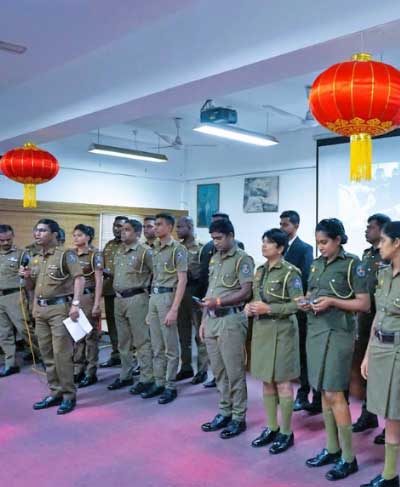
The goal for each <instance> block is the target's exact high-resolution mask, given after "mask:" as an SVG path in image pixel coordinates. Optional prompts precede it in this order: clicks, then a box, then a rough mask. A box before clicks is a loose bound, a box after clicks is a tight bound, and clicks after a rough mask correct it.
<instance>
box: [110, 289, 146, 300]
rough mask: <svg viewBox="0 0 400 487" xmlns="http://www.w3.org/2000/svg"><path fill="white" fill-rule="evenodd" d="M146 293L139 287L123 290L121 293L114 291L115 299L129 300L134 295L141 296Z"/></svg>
mask: <svg viewBox="0 0 400 487" xmlns="http://www.w3.org/2000/svg"><path fill="white" fill-rule="evenodd" d="M144 292H146V290H145V289H143V288H141V287H133V288H131V289H124V290H123V291H115V294H116V296H117V298H131V297H132V296H136V294H143V293H144Z"/></svg>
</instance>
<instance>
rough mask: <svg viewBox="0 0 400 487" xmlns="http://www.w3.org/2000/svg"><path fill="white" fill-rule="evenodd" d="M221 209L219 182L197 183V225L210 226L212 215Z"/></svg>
mask: <svg viewBox="0 0 400 487" xmlns="http://www.w3.org/2000/svg"><path fill="white" fill-rule="evenodd" d="M218 211H219V184H218V183H215V184H198V185H197V226H198V227H200V228H208V227H209V226H210V223H211V216H212V215H213V214H214V213H217V212H218Z"/></svg>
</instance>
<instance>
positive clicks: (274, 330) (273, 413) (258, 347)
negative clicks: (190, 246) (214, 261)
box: [245, 228, 303, 454]
mask: <svg viewBox="0 0 400 487" xmlns="http://www.w3.org/2000/svg"><path fill="white" fill-rule="evenodd" d="M262 242H263V244H262V254H263V256H264V257H265V258H266V259H267V262H266V263H265V264H264V265H262V266H260V267H259V268H258V269H257V272H256V275H255V279H254V284H253V296H254V298H253V301H251V302H250V303H248V304H247V305H246V308H245V311H246V314H247V315H248V316H254V318H255V320H254V326H253V336H252V341H251V373H252V374H253V375H254V376H255V377H257V378H259V379H261V380H262V381H263V399H264V405H265V411H266V415H267V419H268V427H267V428H265V429H264V430H263V431H262V433H261V435H260V436H259V437H258V438H256V439H255V440H254V441H253V442H252V446H254V447H260V446H264V445H267V444H269V443H272V442H273V443H272V446H271V448H270V449H269V451H270V453H272V454H276V453H282V452H284V451H285V450H287V449H288V448H289V447H291V446H292V445H293V443H294V436H293V432H292V429H291V418H292V411H293V386H292V384H291V382H290V381H291V380H293V379H296V378H297V377H299V375H300V352H299V337H298V326H297V321H296V316H295V313H296V311H297V303H296V301H295V299H296V298H300V297H302V294H303V288H302V283H301V277H300V271H299V270H298V269H297V268H296V267H294V266H293V265H292V264H289V263H288V262H286V261H285V260H283V258H282V255H283V254H284V252H285V251H286V249H287V246H288V236H287V234H286V233H285V232H283V231H282V230H279V229H277V228H273V229H271V230H268V231H267V232H265V233H264V235H263V237H262ZM278 402H279V406H280V410H281V419H282V422H281V428H280V429H279V426H278V417H277V412H278Z"/></svg>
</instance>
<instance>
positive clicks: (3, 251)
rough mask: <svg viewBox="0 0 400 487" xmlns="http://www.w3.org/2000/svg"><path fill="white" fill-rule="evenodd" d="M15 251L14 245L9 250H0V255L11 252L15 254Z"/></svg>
mask: <svg viewBox="0 0 400 487" xmlns="http://www.w3.org/2000/svg"><path fill="white" fill-rule="evenodd" d="M16 250H17V247H15V246H14V245H13V246H12V247H11V249H9V250H0V254H3V255H7V254H10V253H11V252H15V251H16Z"/></svg>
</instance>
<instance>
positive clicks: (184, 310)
mask: <svg viewBox="0 0 400 487" xmlns="http://www.w3.org/2000/svg"><path fill="white" fill-rule="evenodd" d="M201 317H202V311H201V309H200V307H199V306H198V305H196V304H194V303H193V300H192V292H191V290H190V288H189V289H188V288H186V291H185V294H184V295H183V299H182V302H181V305H180V307H179V313H178V332H179V343H180V346H181V362H182V364H181V370H191V369H192V329H193V325H194V327H195V331H196V335H195V341H196V345H197V372H204V371H205V372H206V371H207V368H208V355H207V349H206V345H205V343H203V342H202V341H201V340H200V335H199V329H200V324H201Z"/></svg>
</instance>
